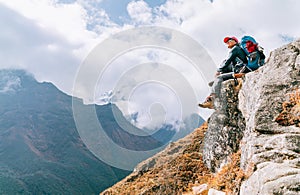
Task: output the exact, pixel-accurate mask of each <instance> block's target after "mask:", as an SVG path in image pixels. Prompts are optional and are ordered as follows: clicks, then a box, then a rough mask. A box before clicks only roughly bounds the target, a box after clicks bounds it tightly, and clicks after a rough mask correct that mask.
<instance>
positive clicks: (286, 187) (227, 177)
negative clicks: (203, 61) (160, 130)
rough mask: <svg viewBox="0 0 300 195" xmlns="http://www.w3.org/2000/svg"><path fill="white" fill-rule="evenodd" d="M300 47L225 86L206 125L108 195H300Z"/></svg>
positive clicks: (294, 46)
mask: <svg viewBox="0 0 300 195" xmlns="http://www.w3.org/2000/svg"><path fill="white" fill-rule="evenodd" d="M299 50H300V40H298V41H296V42H294V43H291V44H288V45H286V46H283V47H281V48H279V49H277V50H275V51H273V52H272V53H271V55H270V57H269V59H268V61H267V63H266V64H265V66H263V67H261V68H260V69H259V70H258V71H255V72H252V73H248V74H247V75H246V76H245V77H244V78H243V79H241V80H239V83H238V84H236V83H235V82H234V81H231V80H230V81H226V82H224V83H223V85H222V90H221V95H220V97H219V98H217V99H216V101H215V107H216V111H215V112H214V113H213V114H212V115H211V117H210V118H209V120H208V123H207V125H206V126H203V127H201V128H199V129H196V130H195V131H194V132H193V133H192V134H191V135H189V136H188V137H186V138H184V139H182V140H180V141H178V142H176V143H172V144H171V145H170V146H169V147H168V148H167V149H166V150H165V151H162V152H161V153H159V154H157V155H156V156H154V157H152V158H150V159H148V160H146V161H144V162H142V163H141V164H140V165H138V166H137V168H136V170H135V172H133V173H132V174H131V175H129V176H128V177H127V178H126V179H124V180H123V181H121V182H120V183H118V184H116V185H115V186H113V187H112V188H110V189H108V190H106V191H104V192H103V193H102V194H106V195H107V194H207V193H208V194H213V193H214V192H213V190H212V188H213V189H216V190H219V192H218V193H219V194H225V193H226V194H241V195H251V194H255V195H256V194H262V195H269V194H270V195H271V194H300V154H299V152H300V128H299V126H300V89H299V87H300V55H299V53H300V52H299ZM200 184H202V185H200ZM210 188H211V189H210ZM208 189H210V190H208ZM221 191H222V192H221Z"/></svg>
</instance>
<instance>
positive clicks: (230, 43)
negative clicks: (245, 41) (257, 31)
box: [224, 37, 239, 48]
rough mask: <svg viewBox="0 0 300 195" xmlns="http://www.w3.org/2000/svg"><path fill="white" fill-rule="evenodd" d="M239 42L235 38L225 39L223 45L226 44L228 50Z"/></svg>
mask: <svg viewBox="0 0 300 195" xmlns="http://www.w3.org/2000/svg"><path fill="white" fill-rule="evenodd" d="M238 42H239V40H238V39H237V38H236V37H225V38H224V43H226V44H227V46H228V48H233V47H234V46H235V45H236V44H237V43H238Z"/></svg>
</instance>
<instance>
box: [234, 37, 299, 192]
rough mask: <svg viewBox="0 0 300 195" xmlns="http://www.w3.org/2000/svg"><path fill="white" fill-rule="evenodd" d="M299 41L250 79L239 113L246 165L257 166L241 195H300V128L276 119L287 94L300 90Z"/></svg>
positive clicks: (277, 52)
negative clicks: (241, 117)
mask: <svg viewBox="0 0 300 195" xmlns="http://www.w3.org/2000/svg"><path fill="white" fill-rule="evenodd" d="M299 49H300V40H299V41H296V42H294V43H291V44H289V45H286V46H284V47H282V48H279V49H277V50H275V51H274V52H272V53H271V55H270V58H269V60H268V62H267V63H266V65H265V66H263V67H262V68H260V69H259V71H257V72H253V73H249V74H247V75H246V77H245V80H244V83H243V87H242V88H241V91H240V93H239V109H240V110H241V112H242V114H243V116H244V117H245V121H246V127H245V131H244V137H243V140H242V143H243V144H242V146H241V149H242V156H241V166H242V167H243V168H244V169H245V170H249V169H250V168H251V167H254V173H253V174H252V175H251V176H250V177H249V178H248V179H247V180H246V181H244V182H243V184H242V186H241V190H240V194H241V195H249V194H250V195H251V194H265V195H268V194H300V166H299V164H300V163H299V162H300V154H299V152H300V128H299V127H296V126H281V125H279V124H278V123H277V122H276V121H275V118H276V116H278V115H279V113H280V112H281V111H282V103H283V102H284V101H286V100H287V99H288V96H287V95H286V94H287V93H290V92H293V91H294V90H296V89H298V88H299V87H300V55H299Z"/></svg>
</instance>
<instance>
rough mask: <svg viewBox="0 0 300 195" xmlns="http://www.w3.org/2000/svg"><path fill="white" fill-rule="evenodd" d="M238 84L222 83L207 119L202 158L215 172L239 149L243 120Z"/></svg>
mask: <svg viewBox="0 0 300 195" xmlns="http://www.w3.org/2000/svg"><path fill="white" fill-rule="evenodd" d="M239 88H240V86H239V85H236V84H235V82H234V80H228V81H225V82H223V83H222V89H221V94H220V97H217V98H216V100H215V108H216V111H215V112H214V113H213V114H212V115H211V117H210V118H209V120H208V130H207V132H206V134H205V139H204V150H203V160H204V163H205V164H206V166H207V167H208V168H209V169H210V170H211V171H213V172H216V171H217V170H218V169H219V168H220V167H221V166H222V165H223V164H225V163H226V162H227V161H228V160H229V159H228V157H229V156H230V154H232V153H234V152H236V151H237V150H238V149H239V142H240V140H241V139H242V137H243V131H244V129H245V121H244V118H243V116H242V113H241V112H240V110H239V109H238V103H239V101H238V92H239Z"/></svg>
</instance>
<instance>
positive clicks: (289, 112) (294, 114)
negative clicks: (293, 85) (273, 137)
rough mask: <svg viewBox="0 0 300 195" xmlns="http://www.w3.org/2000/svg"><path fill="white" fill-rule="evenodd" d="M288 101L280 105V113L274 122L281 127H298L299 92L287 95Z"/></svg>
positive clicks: (299, 125) (299, 120)
mask: <svg viewBox="0 0 300 195" xmlns="http://www.w3.org/2000/svg"><path fill="white" fill-rule="evenodd" d="M288 96H289V100H287V101H285V102H283V103H282V109H283V110H282V112H281V113H280V114H279V115H278V116H277V117H276V119H275V121H276V122H277V123H279V124H280V125H283V126H290V125H296V126H297V127H300V90H299V89H297V90H295V91H294V92H292V93H289V94H288Z"/></svg>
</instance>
